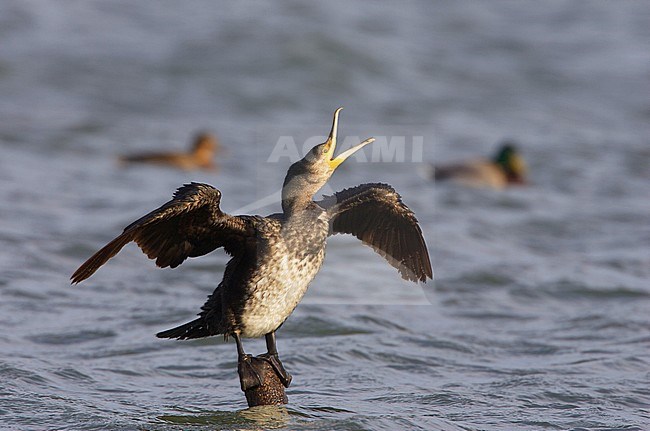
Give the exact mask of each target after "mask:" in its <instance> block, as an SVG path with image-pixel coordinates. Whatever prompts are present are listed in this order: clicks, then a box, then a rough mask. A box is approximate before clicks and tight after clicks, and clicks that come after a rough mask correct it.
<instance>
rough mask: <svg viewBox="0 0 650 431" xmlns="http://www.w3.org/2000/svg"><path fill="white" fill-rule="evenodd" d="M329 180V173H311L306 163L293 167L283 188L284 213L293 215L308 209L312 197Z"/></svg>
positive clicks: (300, 162) (297, 163) (302, 162)
mask: <svg viewBox="0 0 650 431" xmlns="http://www.w3.org/2000/svg"><path fill="white" fill-rule="evenodd" d="M328 178H329V174H328V173H323V174H322V175H321V174H317V173H314V172H311V171H310V170H309V169H308V168H307V164H306V162H304V161H299V162H296V163H294V164H293V165H291V167H290V168H289V171H288V172H287V176H286V177H285V178H284V184H283V186H282V211H283V212H284V213H285V214H292V213H296V212H300V211H304V210H305V209H307V207H308V206H309V205H310V204H311V203H312V197H313V196H314V195H315V194H316V192H317V191H318V190H320V188H321V187H323V185H324V184H325V183H326V182H327V179H328Z"/></svg>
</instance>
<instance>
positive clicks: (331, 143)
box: [325, 107, 375, 170]
mask: <svg viewBox="0 0 650 431" xmlns="http://www.w3.org/2000/svg"><path fill="white" fill-rule="evenodd" d="M342 109H343V107H340V108H338V109H337V110H336V111H334V120H333V121H332V130H331V131H330V135H329V136H328V138H327V141H326V142H325V145H326V147H325V148H327V157H328V160H327V163H328V164H329V165H330V168H331V169H332V170H334V169H336V168H338V166H339V165H340V164H341V163H343V162H344V161H345V159H347V158H348V157H350V156H351V155H352V154H354V153H356V152H357V151H359V150H360V149H362V148H363V147H365V146H366V145H368V144H371V143H373V142H375V138H368V139H366V140H365V141H363V142H362V143H360V144H358V145H355V146H354V147H352V148H350V149H349V150H346V151H344V152H342V153H341V154H339V155H338V157H334V150H335V149H336V137H337V134H338V128H339V113H340V112H341V110H342Z"/></svg>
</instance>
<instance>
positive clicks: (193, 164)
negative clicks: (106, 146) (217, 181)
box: [120, 132, 219, 171]
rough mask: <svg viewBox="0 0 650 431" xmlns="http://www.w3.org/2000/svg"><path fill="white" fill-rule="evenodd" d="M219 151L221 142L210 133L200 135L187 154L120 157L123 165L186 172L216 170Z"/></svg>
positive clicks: (150, 154) (146, 154) (148, 154)
mask: <svg viewBox="0 0 650 431" xmlns="http://www.w3.org/2000/svg"><path fill="white" fill-rule="evenodd" d="M218 150H219V141H218V140H217V138H216V137H215V136H214V135H212V134H210V133H205V132H204V133H199V134H197V135H196V136H195V137H194V140H193V143H192V149H191V150H190V151H188V152H186V153H178V152H169V153H162V152H160V153H142V154H133V155H130V156H122V157H120V162H122V163H150V164H156V165H164V166H171V167H175V168H179V169H184V170H188V171H189V170H194V169H205V170H215V169H216V168H217V166H216V165H215V163H214V160H213V159H214V156H215V154H216V153H217V151H218Z"/></svg>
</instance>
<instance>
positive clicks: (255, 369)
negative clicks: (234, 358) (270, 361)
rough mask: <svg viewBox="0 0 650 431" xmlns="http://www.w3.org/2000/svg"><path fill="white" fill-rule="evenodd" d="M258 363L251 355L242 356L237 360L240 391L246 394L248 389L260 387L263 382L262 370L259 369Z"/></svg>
mask: <svg viewBox="0 0 650 431" xmlns="http://www.w3.org/2000/svg"><path fill="white" fill-rule="evenodd" d="M259 361H261V360H260V359H258V358H255V357H253V356H251V355H244V356H241V357H240V358H239V361H238V363H237V373H239V382H240V384H241V390H242V391H244V392H246V391H247V390H249V389H253V388H255V387H257V386H260V385H261V384H262V383H263V382H264V381H263V380H262V376H264V370H263V369H261V368H260V365H261V364H260V363H259Z"/></svg>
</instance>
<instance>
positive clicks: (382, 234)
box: [317, 184, 433, 282]
mask: <svg viewBox="0 0 650 431" xmlns="http://www.w3.org/2000/svg"><path fill="white" fill-rule="evenodd" d="M317 204H318V205H320V206H321V207H323V208H325V210H326V211H327V213H328V214H329V216H330V228H331V234H337V233H349V234H352V235H354V236H356V237H357V238H359V239H360V240H361V241H362V242H363V243H364V244H367V245H369V246H370V247H372V248H373V249H374V250H375V251H376V252H377V253H379V254H380V255H381V256H383V257H384V258H385V259H386V260H387V261H388V263H390V264H391V265H392V266H394V267H395V268H397V270H398V271H399V273H400V274H401V276H402V278H404V279H405V280H410V281H415V282H417V281H422V282H425V281H426V280H427V278H433V270H432V269H431V261H430V260H429V252H428V251H427V245H426V243H425V242H424V237H423V236H422V230H421V229H420V226H419V225H418V221H417V219H416V218H415V215H414V214H413V211H411V210H410V209H409V208H408V207H407V206H406V205H404V203H403V202H402V198H401V196H400V195H399V194H398V193H397V192H396V191H395V189H393V188H392V187H391V186H389V185H388V184H361V185H359V186H356V187H351V188H349V189H345V190H342V191H340V192H336V193H334V195H333V196H326V197H325V198H324V199H323V200H321V201H319V202H317Z"/></svg>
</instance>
